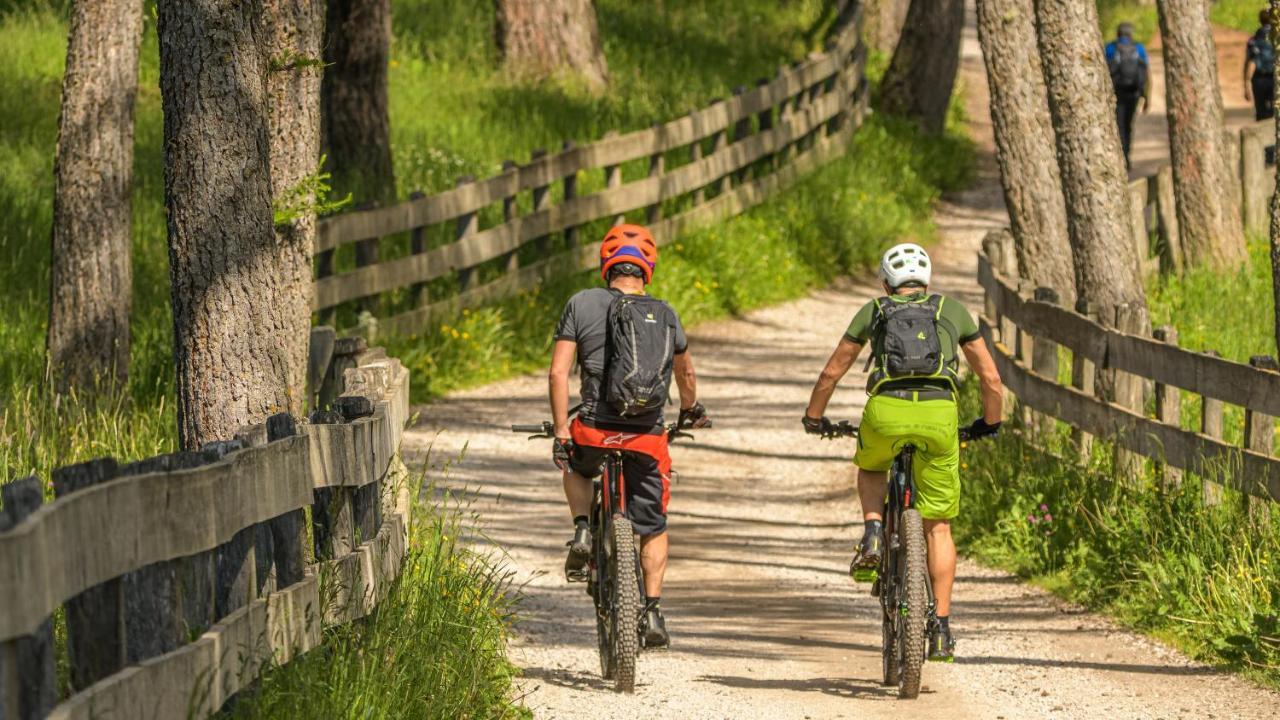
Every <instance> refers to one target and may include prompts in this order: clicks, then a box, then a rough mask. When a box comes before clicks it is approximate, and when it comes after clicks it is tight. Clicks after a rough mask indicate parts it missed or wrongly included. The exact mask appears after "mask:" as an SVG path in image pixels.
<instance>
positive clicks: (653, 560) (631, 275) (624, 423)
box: [549, 225, 706, 647]
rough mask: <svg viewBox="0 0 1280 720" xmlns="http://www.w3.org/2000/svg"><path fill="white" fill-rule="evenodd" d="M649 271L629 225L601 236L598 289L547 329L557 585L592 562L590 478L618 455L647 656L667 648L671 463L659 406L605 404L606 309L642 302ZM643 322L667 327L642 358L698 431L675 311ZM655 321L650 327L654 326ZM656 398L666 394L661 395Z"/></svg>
mask: <svg viewBox="0 0 1280 720" xmlns="http://www.w3.org/2000/svg"><path fill="white" fill-rule="evenodd" d="M657 262H658V246H657V243H655V242H654V240H653V236H652V235H650V234H649V231H648V230H646V229H645V228H643V227H640V226H638V225H619V226H617V227H615V228H612V229H610V230H609V232H608V234H607V235H605V238H604V242H603V243H602V244H601V247H600V276H601V278H603V279H604V281H605V283H606V285H607V287H603V288H591V289H588V290H583V291H581V292H579V293H577V294H576V295H574V296H573V297H572V298H570V299H569V302H568V304H567V305H565V309H564V313H563V314H562V315H561V317H560V323H559V325H557V327H556V333H555V345H554V347H553V349H552V352H551V371H550V374H549V381H550V386H551V388H550V389H551V416H552V419H553V420H554V424H555V436H556V439H555V442H554V445H553V449H552V459H553V460H554V462H555V464H556V466H557V467H559V468H560V469H561V470H562V471H563V473H564V493H565V497H566V498H567V499H568V501H569V512H570V515H571V516H572V517H573V524H574V531H573V539H572V540H570V541H569V543H568V546H569V557H568V559H566V560H565V565H564V569H565V575H566V577H568V578H571V579H578V578H580V577H581V576H582V574H583V573H584V572H585V568H586V564H587V559H588V557H589V555H590V553H591V534H590V531H589V529H588V523H587V513H589V512H590V508H591V498H592V494H593V491H592V484H591V480H592V479H593V478H596V477H599V476H600V473H601V467H602V465H603V462H604V453H605V452H606V451H608V450H616V449H619V448H622V449H623V450H624V453H623V475H624V477H625V478H626V496H627V497H626V506H627V508H628V516H629V517H630V518H631V522H632V524H633V526H634V527H635V530H636V532H637V533H638V534H639V535H640V564H641V566H642V567H643V569H644V585H645V587H644V594H645V617H644V619H643V620H642V627H643V628H644V634H645V645H646V646H647V647H662V646H665V645H667V644H668V643H669V642H670V636H669V634H668V632H667V627H666V621H665V620H664V619H663V617H662V610H661V605H660V601H661V596H662V580H663V575H664V574H665V573H666V569H667V499H668V497H669V492H670V475H671V458H670V456H669V455H668V454H667V435H666V431H665V428H664V425H663V417H662V405H661V403H658V404H657V406H656V407H653V408H652V409H650V410H647V411H644V412H640V413H638V414H637V413H631V412H629V413H626V414H624V413H622V412H619V411H618V409H617V408H616V407H615V405H614V404H613V403H611V402H607V401H606V395H607V383H608V380H607V373H608V369H609V367H608V365H609V361H610V357H609V350H608V348H607V347H606V346H607V344H608V341H609V336H610V331H609V320H610V308H611V307H615V304H614V301H615V299H617V298H619V297H622V296H624V295H632V296H644V295H645V286H646V285H647V284H649V281H650V280H651V279H652V278H653V269H654V266H655V265H656V264H657ZM656 310H657V312H655V313H653V314H650V315H648V320H647V322H652V323H666V328H665V330H666V335H665V337H666V339H667V342H666V343H665V344H664V346H663V347H661V348H648V347H646V348H642V350H644V351H645V352H654V353H658V354H659V355H658V356H659V357H662V355H661V354H662V353H667V355H666V357H667V362H669V365H668V367H670V368H671V372H672V374H673V375H674V379H675V381H676V385H677V386H679V388H680V408H681V409H680V424H681V425H684V426H687V427H701V426H703V425H705V424H706V411H705V410H704V409H703V407H702V405H701V404H699V403H698V402H697V383H696V380H695V376H694V371H693V360H692V359H691V358H690V356H689V352H688V341H687V340H686V338H685V334H684V328H683V327H682V326H681V324H680V319H679V317H678V316H677V315H676V313H675V311H674V310H673V309H671V308H670V306H667V305H666V304H665V303H662V304H661V306H657V307H656ZM655 315H656V317H655ZM575 356H576V358H577V363H578V365H579V367H580V369H581V376H582V387H581V397H582V408H581V409H580V410H579V411H578V415H577V417H576V418H574V419H573V422H572V423H570V420H569V372H570V370H572V368H573V364H574V358H575ZM662 390H663V391H664V392H663V394H664V395H665V390H666V387H663V388H662Z"/></svg>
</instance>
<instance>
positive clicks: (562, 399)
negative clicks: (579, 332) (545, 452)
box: [547, 340, 578, 440]
mask: <svg viewBox="0 0 1280 720" xmlns="http://www.w3.org/2000/svg"><path fill="white" fill-rule="evenodd" d="M577 352H578V343H576V342H574V341H572V340H557V341H556V344H555V345H554V346H553V347H552V348H551V371H550V372H548V373H547V384H548V386H549V388H550V395H551V420H552V422H553V423H554V424H555V430H556V437H557V438H559V439H561V440H568V439H569V371H570V370H572V369H573V358H574V356H575V355H576V354H577Z"/></svg>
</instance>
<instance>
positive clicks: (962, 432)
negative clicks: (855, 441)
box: [822, 420, 981, 442]
mask: <svg viewBox="0 0 1280 720" xmlns="http://www.w3.org/2000/svg"><path fill="white" fill-rule="evenodd" d="M957 434H958V435H959V436H960V441H961V442H972V441H973V440H980V439H981V438H975V437H974V436H973V433H971V432H969V428H967V427H962V428H960V429H959V431H958V432H957ZM857 436H858V426H857V425H854V424H853V423H851V422H849V421H848V420H841V421H840V422H838V423H833V424H832V425H831V430H830V431H828V432H825V433H823V434H822V438H823V439H824V440H834V439H836V438H843V437H857Z"/></svg>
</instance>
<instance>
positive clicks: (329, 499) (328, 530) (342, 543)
mask: <svg viewBox="0 0 1280 720" xmlns="http://www.w3.org/2000/svg"><path fill="white" fill-rule="evenodd" d="M344 421H345V419H344V418H343V416H342V413H339V412H336V411H330V412H324V413H313V414H312V416H311V423H312V424H313V425H321V424H324V425H336V424H342V423H343V422H344ZM312 500H313V501H312V504H311V540H312V555H313V556H314V557H315V559H316V561H321V560H332V559H334V558H339V557H342V556H343V555H346V554H347V553H349V552H351V551H352V550H353V549H354V548H355V528H354V523H353V522H352V519H351V488H349V487H342V486H339V487H318V488H316V489H315V490H314V491H313V492H312Z"/></svg>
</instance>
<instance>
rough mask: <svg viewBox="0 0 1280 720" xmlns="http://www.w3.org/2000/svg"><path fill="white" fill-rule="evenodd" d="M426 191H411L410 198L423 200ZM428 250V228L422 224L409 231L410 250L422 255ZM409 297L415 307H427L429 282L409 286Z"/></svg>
mask: <svg viewBox="0 0 1280 720" xmlns="http://www.w3.org/2000/svg"><path fill="white" fill-rule="evenodd" d="M426 196H427V195H426V193H424V192H422V191H421V190H414V191H413V192H411V193H409V200H411V201H413V200H421V199H423V198H425V197H426ZM426 251H427V229H426V228H425V227H423V226H421V225H419V226H418V227H416V228H414V229H412V230H410V231H409V252H411V253H412V254H414V255H421V254H422V253H424V252H426ZM409 297H410V298H411V299H412V302H413V306H414V307H426V306H427V305H430V304H431V293H430V291H428V290H427V284H426V283H424V282H420V283H414V284H413V285H410V286H409Z"/></svg>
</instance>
